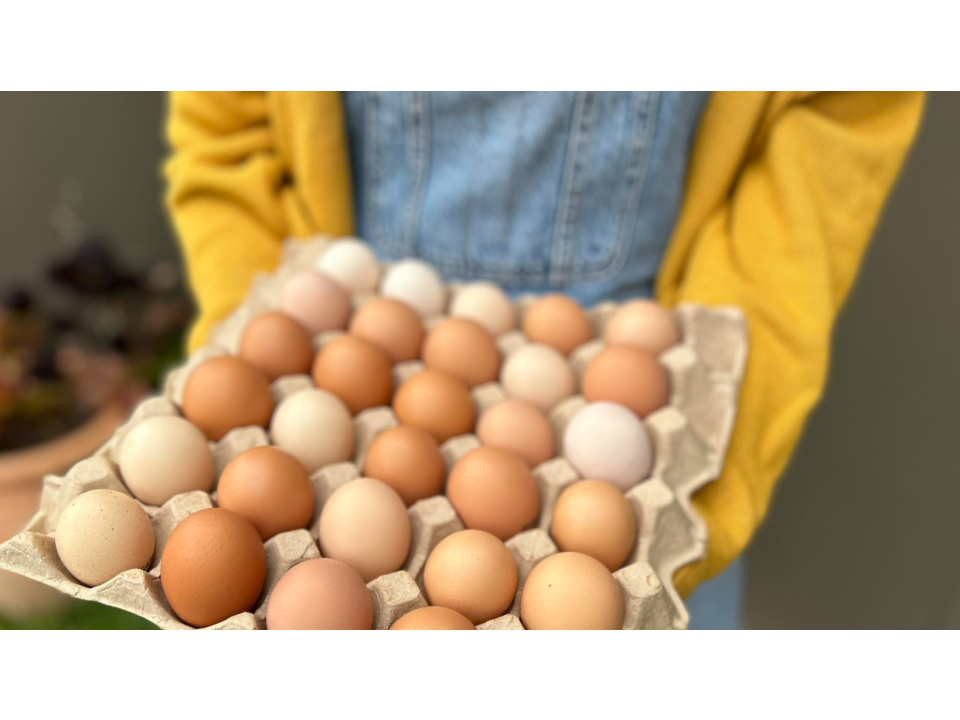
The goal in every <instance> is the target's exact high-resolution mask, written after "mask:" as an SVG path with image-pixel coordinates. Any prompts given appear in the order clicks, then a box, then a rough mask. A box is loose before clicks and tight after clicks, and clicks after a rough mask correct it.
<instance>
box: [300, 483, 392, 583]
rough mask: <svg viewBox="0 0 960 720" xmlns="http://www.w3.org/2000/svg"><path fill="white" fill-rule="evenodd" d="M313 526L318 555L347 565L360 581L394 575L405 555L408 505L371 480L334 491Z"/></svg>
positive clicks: (390, 490) (388, 488)
mask: <svg viewBox="0 0 960 720" xmlns="http://www.w3.org/2000/svg"><path fill="white" fill-rule="evenodd" d="M318 527H319V533H318V534H319V539H320V552H321V554H322V555H323V556H324V557H328V558H333V559H334V560H340V561H341V562H344V563H346V564H347V565H349V566H350V567H352V568H353V569H354V570H356V571H357V572H358V573H359V574H360V577H362V578H363V581H364V582H370V581H371V580H375V579H376V578H378V577H380V576H381V575H386V574H388V573H392V572H394V571H395V570H399V569H400V568H401V567H402V566H403V563H404V561H405V560H406V559H407V553H408V552H409V551H410V516H409V515H407V506H406V505H404V503H403V500H401V499H400V496H399V495H397V493H395V492H394V491H393V490H392V489H391V488H390V486H389V485H387V484H386V483H382V482H380V481H379V480H373V479H372V478H357V479H356V480H351V481H350V482H348V483H346V484H345V485H342V486H341V487H339V488H338V489H337V490H336V492H334V493H333V495H331V496H330V499H329V500H327V502H326V504H325V505H324V506H323V511H322V512H321V513H320V524H319V526H318Z"/></svg>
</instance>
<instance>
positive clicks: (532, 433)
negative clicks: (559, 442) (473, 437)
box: [477, 398, 556, 468]
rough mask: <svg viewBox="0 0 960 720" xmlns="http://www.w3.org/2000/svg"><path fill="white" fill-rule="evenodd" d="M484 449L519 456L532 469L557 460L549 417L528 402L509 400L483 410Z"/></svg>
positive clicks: (480, 424)
mask: <svg viewBox="0 0 960 720" xmlns="http://www.w3.org/2000/svg"><path fill="white" fill-rule="evenodd" d="M477 437H478V438H479V439H480V442H482V443H483V444H484V445H486V446H488V447H493V448H497V449H499V450H507V451H509V452H512V453H514V454H515V455H518V456H520V457H521V458H523V460H524V461H525V462H526V463H527V465H529V466H530V467H531V468H534V467H536V466H537V465H539V464H540V463H543V462H546V461H547V460H549V459H550V458H552V457H554V455H555V454H556V453H555V448H554V442H553V430H551V429H550V423H549V422H547V417H546V415H544V414H543V412H542V411H541V410H540V409H539V408H537V407H536V406H535V405H533V404H531V403H528V402H527V401H526V400H520V399H518V398H509V399H507V400H503V401H502V402H498V403H496V404H495V405H492V406H491V407H489V408H487V409H486V410H484V412H483V414H481V415H480V420H479V421H478V422H477Z"/></svg>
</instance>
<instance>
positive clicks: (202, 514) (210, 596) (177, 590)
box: [160, 508, 267, 627]
mask: <svg viewBox="0 0 960 720" xmlns="http://www.w3.org/2000/svg"><path fill="white" fill-rule="evenodd" d="M266 572H267V565H266V553H265V552H264V549H263V541H262V540H261V539H260V535H259V534H258V533H257V530H256V528H255V527H254V526H253V525H252V524H251V523H250V521H249V520H247V519H246V518H243V517H241V516H240V515H237V513H235V512H231V511H229V510H224V509H223V508H208V509H206V510H200V511H199V512H195V513H193V514H192V515H189V516H188V517H187V518H186V519H185V520H184V521H183V522H181V523H180V524H179V525H177V527H176V528H174V530H173V532H172V533H171V534H170V538H169V539H168V540H167V544H166V545H165V546H164V548H163V558H162V559H161V561H160V582H161V584H162V585H163V593H164V595H165V596H166V598H167V602H169V603H170V607H171V608H173V612H174V613H176V615H177V617H179V618H180V619H181V620H183V621H184V622H185V623H187V624H188V625H193V626H194V627H207V626H209V625H215V624H216V623H218V622H221V621H223V620H226V619H227V618H229V617H232V616H234V615H236V614H237V613H242V612H247V611H248V610H251V609H252V608H253V605H254V603H255V602H256V601H257V598H259V597H260V592H261V591H262V590H263V581H264V579H265V578H266Z"/></svg>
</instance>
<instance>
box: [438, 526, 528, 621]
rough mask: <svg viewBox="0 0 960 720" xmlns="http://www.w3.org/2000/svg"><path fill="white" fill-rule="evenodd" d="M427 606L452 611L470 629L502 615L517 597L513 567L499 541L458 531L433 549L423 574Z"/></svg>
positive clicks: (480, 533) (473, 532)
mask: <svg viewBox="0 0 960 720" xmlns="http://www.w3.org/2000/svg"><path fill="white" fill-rule="evenodd" d="M423 586H424V589H425V591H426V594H427V602H429V603H430V604H431V605H439V606H441V607H446V608H450V609H451V610H456V611H457V612H458V613H460V614H461V615H463V616H464V617H466V618H467V619H468V620H469V621H470V622H472V623H473V624H474V625H480V624H481V623H485V622H487V620H492V619H493V618H495V617H500V616H501V615H503V614H504V613H505V612H506V611H507V610H508V609H509V607H510V605H511V604H512V603H513V598H514V596H515V595H516V594H517V563H516V561H515V560H514V559H513V555H511V554H510V551H509V550H508V549H507V546H506V545H504V544H503V543H502V542H500V540H498V539H497V538H495V537H494V536H493V535H491V534H490V533H485V532H483V531H481V530H461V531H460V532H456V533H454V534H453V535H450V536H449V537H447V538H444V539H443V540H442V541H441V542H440V544H439V545H437V546H436V547H435V548H434V549H433V552H432V553H430V557H429V558H427V564H426V566H425V567H424V570H423Z"/></svg>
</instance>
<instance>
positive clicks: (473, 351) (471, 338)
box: [422, 318, 500, 387]
mask: <svg viewBox="0 0 960 720" xmlns="http://www.w3.org/2000/svg"><path fill="white" fill-rule="evenodd" d="M422 356H423V363H424V365H426V366H427V367H428V368H430V369H431V370H440V371H441V372H445V373H447V374H448V375H453V376H454V377H455V378H459V379H460V380H463V382H465V383H466V384H467V385H468V386H470V387H474V386H476V385H482V384H483V383H488V382H492V381H493V380H496V379H497V376H498V375H499V374H500V350H499V349H498V348H497V344H496V343H495V342H494V340H493V336H492V335H490V333H488V332H487V331H486V330H485V329H484V328H482V327H481V326H480V325H478V324H477V323H475V322H473V321H472V320H467V319H465V318H445V319H444V320H441V321H440V322H439V323H437V325H436V326H435V327H434V328H433V329H432V330H431V331H430V332H429V333H428V334H427V338H426V340H425V341H424V343H423V354H422Z"/></svg>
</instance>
